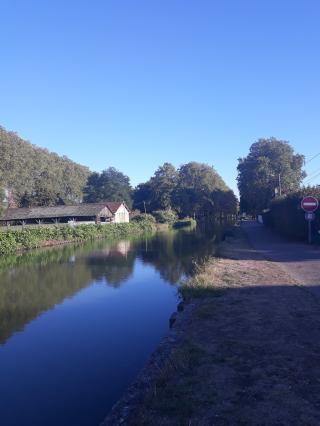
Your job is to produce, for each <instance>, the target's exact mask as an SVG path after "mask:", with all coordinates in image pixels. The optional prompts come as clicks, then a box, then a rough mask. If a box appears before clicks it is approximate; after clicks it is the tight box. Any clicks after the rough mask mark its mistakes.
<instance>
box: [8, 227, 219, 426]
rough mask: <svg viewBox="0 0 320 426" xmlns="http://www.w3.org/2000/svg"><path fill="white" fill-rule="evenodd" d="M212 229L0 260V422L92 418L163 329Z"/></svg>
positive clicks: (64, 422) (100, 415) (209, 244)
mask: <svg viewBox="0 0 320 426" xmlns="http://www.w3.org/2000/svg"><path fill="white" fill-rule="evenodd" d="M216 238H217V233H216V232H214V231H213V230H211V231H208V230H206V231H201V230H200V229H197V230H179V231H170V232H169V231H168V232H165V233H159V234H156V235H155V236H152V237H146V238H141V239H139V240H126V241H117V242H114V243H112V244H111V243H108V242H106V241H96V242H91V243H88V244H84V245H81V246H70V245H68V246H64V247H60V248H52V249H46V250H39V251H38V250H37V251H30V252H27V253H24V254H22V255H17V256H12V257H10V256H7V257H5V258H2V259H1V260H0V425H1V426H22V425H24V426H43V425H46V426H51V425H52V426H58V425H59V426H73V425H77V426H80V425H81V426H82V425H83V426H92V425H98V424H99V423H100V422H101V421H102V420H103V419H104V417H105V416H106V414H107V413H108V411H109V410H110V408H111V407H112V405H113V404H114V403H115V402H116V401H117V400H118V399H119V397H121V394H122V393H123V392H124V390H125V388H126V387H127V386H128V384H130V382H132V380H133V379H134V378H135V376H136V375H137V373H138V372H139V370H140V369H141V368H142V367H143V365H144V364H145V362H146V361H147V359H148V357H149V356H150V354H151V352H152V351H153V350H154V349H155V348H156V347H157V345H158V343H159V341H160V340H161V338H162V337H163V336H164V335H165V334H166V332H167V330H168V320H169V317H170V315H171V313H172V312H173V311H174V310H175V309H176V305H177V300H178V295H177V285H178V284H179V283H180V281H181V280H182V279H184V278H186V277H188V276H190V274H192V272H193V269H194V267H195V264H197V263H200V262H201V261H202V260H203V259H204V258H205V257H206V256H208V255H209V254H210V253H212V252H213V251H214V247H215V242H216Z"/></svg>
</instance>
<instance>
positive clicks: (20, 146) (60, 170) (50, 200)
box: [0, 127, 237, 217]
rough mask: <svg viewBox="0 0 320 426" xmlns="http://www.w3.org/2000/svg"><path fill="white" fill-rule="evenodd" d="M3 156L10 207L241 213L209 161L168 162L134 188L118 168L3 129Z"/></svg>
mask: <svg viewBox="0 0 320 426" xmlns="http://www.w3.org/2000/svg"><path fill="white" fill-rule="evenodd" d="M0 159H1V162H0V200H1V201H2V200H5V199H6V200H7V203H8V202H9V204H10V206H17V207H32V206H54V205H57V204H75V203H79V202H82V201H83V202H88V203H94V202H100V201H103V200H112V201H125V202H126V203H127V205H128V206H129V208H133V209H137V210H140V211H142V212H146V213H152V212H154V211H158V210H172V211H175V212H176V213H177V214H178V215H179V216H180V217H185V216H194V215H195V216H200V215H212V214H215V215H217V214H235V213H236V209H237V199H236V197H235V195H234V193H233V192H232V191H231V190H230V189H229V188H228V187H227V185H226V184H225V182H224V181H223V179H222V178H221V176H220V175H219V174H218V173H217V172H216V170H215V169H214V168H213V167H211V166H209V165H207V164H202V163H197V162H190V163H188V164H184V165H182V166H181V167H179V168H178V169H176V168H175V167H174V166H173V165H172V164H170V163H165V164H163V165H162V166H160V167H159V168H158V169H157V170H156V171H155V173H154V175H153V176H152V177H151V178H150V179H149V180H148V181H147V182H144V183H141V184H140V185H138V186H137V187H136V188H133V187H132V186H131V184H130V179H129V177H128V176H126V175H125V174H123V173H122V172H120V171H119V170H117V169H115V168H114V167H109V168H107V169H106V170H104V171H102V172H101V173H97V172H90V170H89V169H88V168H87V167H85V166H82V165H80V164H77V163H75V162H73V161H71V160H70V159H68V158H67V157H64V156H63V157H61V156H59V155H57V154H55V153H51V152H49V151H48V150H46V149H43V148H39V147H37V146H35V145H32V144H31V143H29V142H27V141H25V140H23V139H21V138H20V137H19V136H18V135H17V134H16V133H14V132H8V131H6V130H5V129H4V128H3V127H0ZM5 193H6V194H5ZM5 195H6V196H5ZM0 204H1V205H0V209H1V207H2V209H3V208H5V207H6V205H4V202H3V201H2V203H0Z"/></svg>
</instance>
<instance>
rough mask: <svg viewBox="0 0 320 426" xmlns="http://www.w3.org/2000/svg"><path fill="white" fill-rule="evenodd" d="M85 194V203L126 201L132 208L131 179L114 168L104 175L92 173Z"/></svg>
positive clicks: (104, 171) (106, 171) (103, 173)
mask: <svg viewBox="0 0 320 426" xmlns="http://www.w3.org/2000/svg"><path fill="white" fill-rule="evenodd" d="M84 193H85V196H84V201H85V202H87V203H97V202H100V201H125V202H126V204H127V205H128V206H129V207H130V208H131V206H132V187H131V185H130V179H129V177H128V176H126V175H124V174H123V173H121V172H120V171H118V170H117V169H115V168H114V167H109V168H108V169H106V170H103V172H102V173H92V174H91V175H90V176H89V178H88V181H87V185H86V187H85V189H84Z"/></svg>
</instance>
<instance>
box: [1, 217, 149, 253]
mask: <svg viewBox="0 0 320 426" xmlns="http://www.w3.org/2000/svg"><path fill="white" fill-rule="evenodd" d="M147 216H148V217H144V218H143V220H141V219H140V220H136V221H133V222H130V223H115V224H107V225H79V226H75V227H71V226H67V225H66V226H59V227H58V226H55V227H49V226H48V227H45V226H44V227H38V228H25V229H22V230H9V231H0V255H1V254H9V253H14V252H16V251H17V250H24V249H32V248H37V247H41V246H44V245H46V244H47V243H50V242H53V241H86V240H93V239H96V238H106V239H117V238H126V237H129V236H138V235H140V234H142V233H146V232H148V233H149V232H152V231H153V230H154V229H155V219H154V217H153V216H151V215H147ZM149 216H151V218H152V219H150V217H149Z"/></svg>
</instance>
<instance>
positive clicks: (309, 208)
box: [301, 197, 319, 244]
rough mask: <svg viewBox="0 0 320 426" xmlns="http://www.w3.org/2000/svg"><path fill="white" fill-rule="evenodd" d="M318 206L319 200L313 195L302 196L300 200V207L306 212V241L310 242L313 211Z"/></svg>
mask: <svg viewBox="0 0 320 426" xmlns="http://www.w3.org/2000/svg"><path fill="white" fill-rule="evenodd" d="M318 207H319V201H318V200H317V198H315V197H304V198H303V199H302V201H301V208H302V209H303V210H304V211H305V212H306V214H305V216H304V217H305V219H306V220H307V221H308V243H309V244H311V243H312V229H311V222H312V221H313V220H314V219H315V214H314V212H315V211H316V210H317V208H318Z"/></svg>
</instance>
